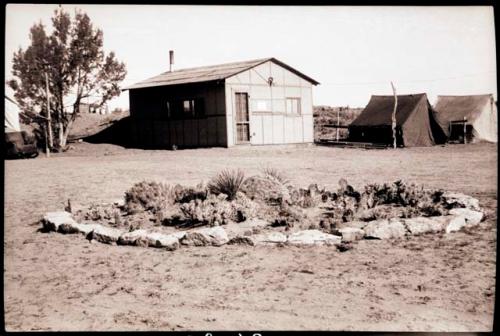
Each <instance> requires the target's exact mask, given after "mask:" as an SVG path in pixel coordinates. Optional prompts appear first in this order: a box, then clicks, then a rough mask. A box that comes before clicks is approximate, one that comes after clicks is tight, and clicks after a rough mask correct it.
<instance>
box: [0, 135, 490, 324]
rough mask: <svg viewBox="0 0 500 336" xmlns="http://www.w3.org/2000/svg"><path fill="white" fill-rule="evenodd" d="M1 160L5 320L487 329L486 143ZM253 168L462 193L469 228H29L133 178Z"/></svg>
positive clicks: (96, 149) (185, 180) (189, 180)
mask: <svg viewBox="0 0 500 336" xmlns="http://www.w3.org/2000/svg"><path fill="white" fill-rule="evenodd" d="M75 146H76V147H75V149H74V150H72V151H70V152H67V153H61V154H57V155H53V157H52V158H50V159H46V158H45V157H44V156H43V155H41V156H40V157H39V158H37V159H32V160H17V161H7V162H6V163H5V181H6V185H5V225H4V233H5V240H4V281H5V287H4V297H5V323H6V328H7V330H23V331H26V330H228V329H229V330H249V329H251V330H259V329H260V330H304V329H307V330H318V329H322V330H368V331H373V330H386V331H394V330H411V331H489V330H491V328H492V323H493V307H494V301H495V268H496V228H497V226H496V210H497V209H496V201H497V168H496V166H497V146H496V145H491V144H479V145H468V146H463V145H453V146H446V147H433V148H408V149H398V150H362V149H340V148H328V147H315V146H298V147H293V146H291V147H242V148H234V149H229V150H228V149H222V148H220V149H200V150H181V151H142V150H126V149H123V148H121V147H117V146H112V145H91V144H87V143H81V144H77V145H75ZM228 166H229V167H234V168H237V167H240V168H243V169H244V170H245V171H246V172H247V173H248V175H250V174H253V173H257V172H258V171H259V169H261V168H262V167H265V166H271V167H275V168H278V169H283V170H285V171H286V172H287V173H288V175H289V177H290V178H291V179H292V180H293V181H294V182H295V183H296V184H297V185H299V186H300V185H302V186H307V185H308V184H309V183H312V182H317V183H318V184H320V185H325V186H327V187H330V188H336V187H337V181H338V180H339V179H340V178H341V177H344V178H346V179H347V180H348V181H349V182H350V183H351V184H352V185H353V186H354V187H355V188H360V187H361V186H362V185H364V184H366V183H369V182H385V181H393V180H395V179H400V178H402V179H406V180H408V181H410V182H416V183H423V184H424V185H425V186H426V187H430V188H445V189H449V190H456V191H461V192H464V193H467V194H470V195H474V196H476V197H478V198H479V199H480V201H481V204H482V206H484V207H485V208H486V210H487V215H488V219H487V220H486V221H485V222H483V223H482V224H481V226H480V227H479V228H477V229H475V230H473V231H470V232H459V233H456V234H452V235H447V236H436V235H424V236H420V237H413V238H411V239H409V240H406V239H404V240H392V241H375V240H365V241H360V242H359V243H356V244H355V246H354V249H352V250H349V251H347V252H344V253H341V252H338V251H337V250H336V249H334V248H328V247H315V248H298V247H274V248H273V247H243V246H234V245H233V246H222V247H205V248H183V249H179V250H177V251H174V252H168V251H164V250H159V249H154V248H138V247H129V246H108V245H103V244H99V243H89V241H87V240H86V239H84V238H83V237H82V236H75V235H62V234H57V233H39V232H37V229H38V227H39V225H38V222H37V221H38V220H39V218H40V217H41V216H42V215H43V213H45V212H46V211H51V210H59V209H62V208H63V206H64V205H63V203H64V202H65V201H66V200H67V199H68V198H70V199H71V201H72V203H74V204H81V205H88V204H89V203H91V202H109V201H111V200H114V199H116V198H120V197H121V196H122V195H123V192H124V191H125V190H126V189H127V188H129V187H130V186H131V185H132V184H133V183H135V182H137V181H140V180H143V179H153V180H158V181H164V182H169V183H182V184H192V185H194V184H196V183H198V182H200V180H205V181H206V180H207V179H209V178H210V177H211V176H213V175H214V174H215V173H216V172H218V171H219V170H221V169H223V168H227V167H228Z"/></svg>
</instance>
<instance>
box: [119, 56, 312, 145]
mask: <svg viewBox="0 0 500 336" xmlns="http://www.w3.org/2000/svg"><path fill="white" fill-rule="evenodd" d="M317 84H319V83H318V82H317V81H315V80H314V79H312V78H310V77H308V76H306V75H304V74H303V73H301V72H299V71H298V70H296V69H294V68H292V67H290V66H288V65H286V64H285V63H283V62H281V61H279V60H277V59H275V58H265V59H258V60H252V61H246V62H237V63H227V64H221V65H214V66H204V67H198V68H189V69H182V70H176V71H167V72H165V73H162V74H160V75H158V76H155V77H152V78H149V79H146V80H144V81H142V82H139V83H136V84H134V85H132V86H130V87H127V88H125V89H124V90H129V97H130V98H129V99H130V138H129V141H130V142H131V143H133V144H136V145H137V146H138V147H144V148H171V147H172V146H174V145H175V146H177V147H180V148H194V147H212V146H222V147H231V146H234V145H243V144H250V145H269V144H294V143H312V142H313V141H314V139H313V108H312V106H313V103H312V85H317Z"/></svg>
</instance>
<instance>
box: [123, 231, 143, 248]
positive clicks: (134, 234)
mask: <svg viewBox="0 0 500 336" xmlns="http://www.w3.org/2000/svg"><path fill="white" fill-rule="evenodd" d="M147 234H148V232H147V231H146V230H134V231H131V232H125V233H124V234H122V235H121V236H120V238H118V241H117V244H118V245H140V246H144V244H141V242H139V244H136V242H137V240H140V241H144V240H146V239H147V238H146V236H147Z"/></svg>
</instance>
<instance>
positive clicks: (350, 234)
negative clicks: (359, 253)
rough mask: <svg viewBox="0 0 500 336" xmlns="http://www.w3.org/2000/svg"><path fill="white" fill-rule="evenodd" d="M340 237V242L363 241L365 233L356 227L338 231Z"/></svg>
mask: <svg viewBox="0 0 500 336" xmlns="http://www.w3.org/2000/svg"><path fill="white" fill-rule="evenodd" d="M338 231H339V232H340V234H341V235H342V241H344V242H353V241H355V240H359V239H363V237H364V236H365V231H364V230H362V229H358V228H356V227H345V228H342V229H339V230H338Z"/></svg>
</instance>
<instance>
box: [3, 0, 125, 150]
mask: <svg viewBox="0 0 500 336" xmlns="http://www.w3.org/2000/svg"><path fill="white" fill-rule="evenodd" d="M52 25H53V31H52V34H51V35H50V36H48V35H47V33H46V32H45V28H44V26H43V25H42V24H41V23H36V24H34V25H33V26H32V27H31V30H30V39H31V45H30V46H28V48H27V49H26V50H23V49H22V48H19V50H18V51H17V52H15V53H14V56H13V68H12V75H13V76H14V78H13V79H11V80H9V81H7V84H8V85H9V86H10V87H11V88H12V89H13V90H14V92H15V93H14V97H15V99H16V101H17V102H18V104H19V106H20V108H21V110H22V111H23V112H25V113H26V114H27V115H34V116H35V115H38V116H39V115H42V116H47V103H46V101H47V92H46V76H47V77H48V82H49V85H48V86H49V91H50V93H49V95H50V116H51V119H52V125H51V126H52V129H53V130H54V132H53V139H49V141H50V143H52V142H53V143H54V147H55V149H58V150H61V149H63V148H64V147H65V146H66V141H67V138H68V134H69V131H70V129H71V125H72V123H73V121H74V120H75V119H76V117H77V116H78V114H79V113H80V103H81V102H82V99H84V98H87V97H99V99H98V101H97V102H96V104H97V105H98V106H99V107H100V106H103V105H104V104H105V103H106V102H107V101H109V100H110V99H111V98H113V97H115V96H118V95H119V94H120V88H119V83H120V82H121V81H123V79H124V78H125V76H126V74H127V71H126V69H125V64H124V63H123V62H119V61H118V60H117V59H116V58H115V54H114V52H110V53H109V54H107V55H105V52H104V50H103V32H102V30H100V29H97V28H94V26H93V24H92V22H91V20H90V18H89V17H88V16H87V14H85V13H83V12H81V11H77V12H76V13H75V16H74V19H73V20H71V16H70V15H69V14H68V13H67V12H65V11H64V10H63V9H62V8H61V7H59V8H58V9H57V10H55V11H54V16H53V17H52ZM68 102H69V104H68ZM68 105H69V106H68ZM68 107H69V108H68ZM32 122H33V123H36V124H38V125H39V126H40V127H45V125H44V124H46V123H47V122H46V121H44V120H43V119H41V118H33V119H32ZM54 140H56V141H54Z"/></svg>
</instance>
